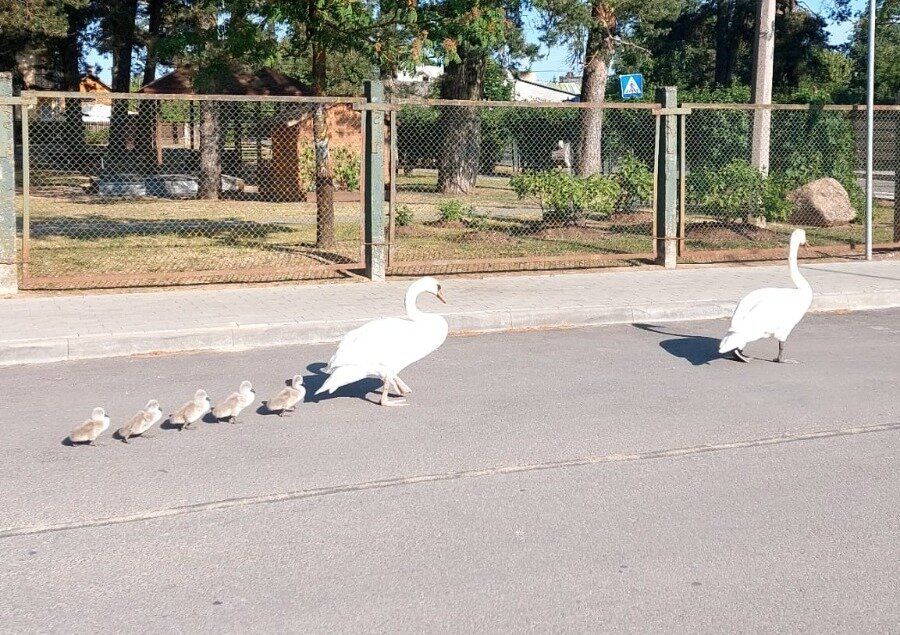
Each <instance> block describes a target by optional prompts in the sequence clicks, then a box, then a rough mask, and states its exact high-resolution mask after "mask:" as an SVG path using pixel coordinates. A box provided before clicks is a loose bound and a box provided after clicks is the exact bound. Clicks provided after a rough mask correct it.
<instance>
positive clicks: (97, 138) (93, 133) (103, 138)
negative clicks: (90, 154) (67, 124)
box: [84, 127, 109, 146]
mask: <svg viewBox="0 0 900 635" xmlns="http://www.w3.org/2000/svg"><path fill="white" fill-rule="evenodd" d="M84 141H85V143H87V144H88V145H96V146H104V145H106V144H107V143H108V142H109V128H108V127H103V128H100V127H97V128H87V129H86V130H85V131H84Z"/></svg>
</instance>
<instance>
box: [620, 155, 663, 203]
mask: <svg viewBox="0 0 900 635" xmlns="http://www.w3.org/2000/svg"><path fill="white" fill-rule="evenodd" d="M612 178H613V179H614V180H615V181H616V183H618V185H619V195H618V196H617V197H616V202H615V206H614V207H613V211H614V212H624V211H627V210H629V209H631V208H632V207H633V206H634V205H635V204H636V203H639V202H641V201H648V200H650V196H651V194H652V192H653V173H652V172H651V171H650V170H649V169H648V168H647V165H646V164H645V163H644V162H643V161H641V160H640V159H638V158H637V157H636V156H634V154H633V153H632V152H628V153H626V154H625V156H624V157H623V158H622V159H620V161H619V166H618V170H617V171H616V172H615V174H613V176H612Z"/></svg>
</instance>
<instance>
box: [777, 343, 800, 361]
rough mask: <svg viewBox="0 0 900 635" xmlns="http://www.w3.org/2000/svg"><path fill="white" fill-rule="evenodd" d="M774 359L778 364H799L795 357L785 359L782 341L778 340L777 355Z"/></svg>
mask: <svg viewBox="0 0 900 635" xmlns="http://www.w3.org/2000/svg"><path fill="white" fill-rule="evenodd" d="M775 361H776V362H778V363H779V364H799V363H800V362H798V361H797V360H796V359H787V358H786V357H785V356H784V342H783V341H781V340H778V357H776V358H775Z"/></svg>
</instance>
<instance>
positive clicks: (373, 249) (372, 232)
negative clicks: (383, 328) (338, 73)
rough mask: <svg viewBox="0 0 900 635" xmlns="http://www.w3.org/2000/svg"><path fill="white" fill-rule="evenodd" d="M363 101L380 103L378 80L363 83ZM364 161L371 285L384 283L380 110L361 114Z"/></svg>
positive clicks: (366, 229) (381, 117)
mask: <svg viewBox="0 0 900 635" xmlns="http://www.w3.org/2000/svg"><path fill="white" fill-rule="evenodd" d="M365 96H366V101H367V102H368V103H370V104H381V103H384V85H383V84H382V83H381V82H380V81H377V80H376V81H367V82H365ZM364 120H365V151H364V152H363V155H364V160H365V170H364V173H363V174H364V181H365V193H364V194H363V209H364V213H365V219H364V226H365V242H366V245H365V254H366V277H368V278H369V279H370V280H372V281H373V282H377V281H382V280H384V275H385V241H384V111H383V110H366V111H365V118H364Z"/></svg>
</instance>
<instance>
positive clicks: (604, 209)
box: [510, 170, 619, 225]
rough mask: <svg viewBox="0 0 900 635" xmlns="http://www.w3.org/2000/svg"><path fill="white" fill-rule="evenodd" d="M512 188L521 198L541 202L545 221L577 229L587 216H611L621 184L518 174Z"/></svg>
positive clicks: (556, 173)
mask: <svg viewBox="0 0 900 635" xmlns="http://www.w3.org/2000/svg"><path fill="white" fill-rule="evenodd" d="M510 186H511V187H512V188H513V190H514V191H515V192H516V194H518V196H519V198H524V197H526V196H532V197H534V198H536V199H538V201H539V202H540V205H541V210H542V211H543V215H544V220H545V221H553V222H560V223H562V224H564V225H573V224H575V223H577V222H578V221H580V220H581V219H583V218H584V217H585V216H586V215H587V214H596V215H601V216H608V215H609V214H611V213H612V211H613V208H614V206H615V202H616V199H617V197H618V195H619V184H618V183H616V181H614V180H613V179H612V178H610V177H607V176H603V175H602V174H595V175H593V176H589V177H586V178H578V177H575V176H572V175H571V174H569V173H568V172H565V171H563V170H545V171H543V172H524V173H522V174H517V175H516V176H514V177H513V178H511V179H510Z"/></svg>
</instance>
